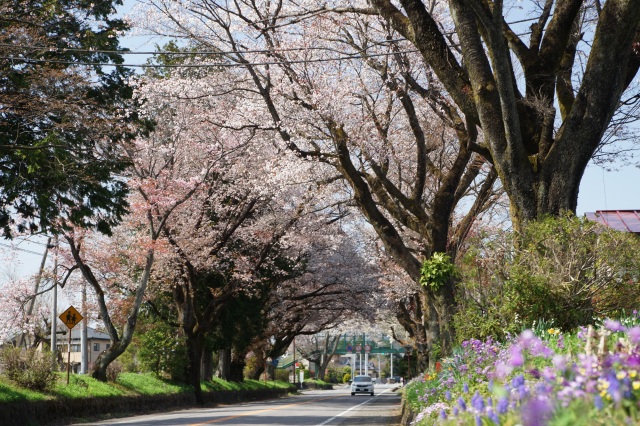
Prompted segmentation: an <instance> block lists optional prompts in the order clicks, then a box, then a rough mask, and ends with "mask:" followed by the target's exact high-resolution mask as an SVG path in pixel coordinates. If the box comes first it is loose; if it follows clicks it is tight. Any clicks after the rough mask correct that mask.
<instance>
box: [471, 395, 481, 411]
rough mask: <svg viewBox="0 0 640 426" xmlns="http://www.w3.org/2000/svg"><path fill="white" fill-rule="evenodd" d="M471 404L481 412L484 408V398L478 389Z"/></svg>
mask: <svg viewBox="0 0 640 426" xmlns="http://www.w3.org/2000/svg"><path fill="white" fill-rule="evenodd" d="M471 405H472V406H473V408H475V409H476V410H478V411H480V412H482V411H483V410H484V399H483V398H482V396H481V395H480V392H478V391H476V393H475V395H473V398H471Z"/></svg>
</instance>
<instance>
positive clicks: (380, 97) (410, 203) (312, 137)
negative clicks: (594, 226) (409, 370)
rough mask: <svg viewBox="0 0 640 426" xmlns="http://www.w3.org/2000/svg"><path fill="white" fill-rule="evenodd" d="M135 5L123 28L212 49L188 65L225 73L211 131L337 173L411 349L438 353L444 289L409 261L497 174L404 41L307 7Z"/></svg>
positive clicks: (447, 238)
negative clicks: (379, 257) (400, 283)
mask: <svg viewBox="0 0 640 426" xmlns="http://www.w3.org/2000/svg"><path fill="white" fill-rule="evenodd" d="M145 3H146V4H147V5H149V7H148V8H146V9H142V12H141V14H139V15H138V16H136V23H137V25H139V26H141V27H142V28H144V29H146V30H147V31H151V32H154V33H156V34H167V33H171V34H172V36H174V37H180V38H183V39H184V40H186V41H187V42H189V43H192V46H193V48H194V49H195V50H200V51H208V52H213V53H214V55H213V56H211V55H209V56H207V57H206V58H204V57H196V59H194V60H195V61H197V62H198V63H199V64H201V65H202V64H203V63H208V64H211V66H214V67H215V66H217V67H232V68H231V69H233V71H232V72H233V74H234V75H238V79H237V80H236V86H235V87H234V93H233V96H236V97H237V99H238V101H237V102H238V103H241V104H242V106H243V108H242V110H238V111H237V114H236V115H235V116H234V117H229V119H225V121H224V122H223V121H222V120H218V121H217V124H218V125H220V126H225V127H227V128H229V129H237V130H240V129H246V128H248V127H254V128H260V129H264V130H268V129H271V130H272V131H273V132H274V133H275V134H277V136H278V137H279V140H280V145H281V146H282V147H284V148H286V149H288V150H290V151H291V152H293V153H295V154H296V155H297V156H298V157H299V158H300V159H302V160H306V161H308V162H311V163H313V164H316V165H317V166H318V167H322V168H326V169H332V170H333V173H334V174H337V176H339V179H341V180H342V182H343V187H342V192H341V195H334V198H335V197H336V196H337V197H340V196H341V197H342V199H343V201H345V202H347V200H351V201H350V202H352V203H354V204H355V205H356V206H357V207H358V209H359V210H360V212H361V213H362V215H363V216H364V217H365V218H366V220H367V221H368V222H369V223H370V224H371V225H372V226H373V228H374V229H375V230H376V233H377V235H378V237H379V238H380V239H381V241H382V242H383V243H384V250H385V251H386V252H387V253H388V255H389V256H390V257H392V258H393V259H394V261H395V262H397V263H398V265H400V266H401V267H402V268H403V269H404V270H405V271H406V273H407V275H408V277H409V278H410V279H411V280H412V281H413V283H414V285H413V286H412V288H410V289H409V290H408V291H407V293H406V294H405V297H404V300H403V301H402V304H403V305H404V306H411V307H412V309H413V312H412V313H411V315H410V316H406V314H405V312H406V310H403V309H399V310H398V314H399V315H404V316H405V318H404V320H403V321H402V323H403V324H405V325H406V326H407V327H410V328H412V330H413V331H412V333H413V335H414V336H415V338H416V341H417V342H419V343H420V345H421V347H424V348H425V350H424V351H422V353H423V355H425V356H426V353H428V351H429V349H430V348H432V347H435V346H440V345H441V346H442V347H443V349H444V351H445V352H446V351H447V350H449V349H450V348H451V344H452V342H453V337H452V336H453V330H452V329H451V327H450V324H451V322H450V318H451V314H452V312H453V309H454V306H455V300H454V285H455V284H454V282H453V281H450V282H447V283H445V284H444V285H442V286H440V287H438V288H427V287H423V286H420V285H419V281H420V276H421V272H420V269H421V265H422V262H423V261H424V260H426V259H429V258H430V257H431V256H432V255H433V254H434V253H437V252H444V253H449V254H450V255H451V257H452V258H455V255H456V252H457V248H458V247H459V246H460V244H461V242H462V241H463V240H464V238H465V236H466V235H467V233H468V232H469V229H470V228H471V226H472V224H473V222H474V220H475V219H476V218H477V217H478V216H479V215H481V214H482V212H483V211H485V210H486V209H487V208H488V207H489V206H490V205H491V204H492V202H493V201H495V198H496V190H495V185H494V183H495V181H496V178H497V174H496V172H495V170H494V169H493V168H492V167H491V165H490V164H489V163H488V162H487V160H486V159H487V158H489V151H488V150H486V149H483V147H482V144H481V142H482V140H481V135H479V134H478V133H477V132H476V131H475V129H471V130H469V129H468V128H467V127H466V125H465V118H464V117H463V116H462V115H461V114H460V111H459V110H458V109H457V108H456V106H455V104H454V103H453V102H452V101H451V99H449V98H448V97H447V96H446V95H445V93H444V91H443V90H442V87H441V86H440V85H439V84H438V83H437V81H435V80H434V75H433V74H432V73H431V72H430V71H429V70H425V69H424V68H423V61H422V57H421V56H420V55H419V54H418V53H417V52H415V51H414V49H413V48H412V46H411V44H410V43H409V42H407V41H406V40H402V38H401V37H400V34H399V33H398V32H397V31H396V30H395V29H394V28H393V27H392V26H391V25H390V23H389V22H388V21H385V20H384V19H380V18H379V17H377V16H367V15H362V16H353V15H350V16H346V15H328V14H323V13H318V12H321V11H322V10H320V9H318V8H316V7H314V6H313V5H311V4H299V3H294V2H291V3H290V2H277V3H271V2H242V1H241V2H210V1H207V0H199V1H192V2H188V3H182V4H180V5H178V4H175V3H173V2H165V1H163V0H150V1H147V2H145ZM321 9H322V8H321ZM240 76H243V77H240ZM425 359H426V358H425ZM433 362H435V361H434V360H433Z"/></svg>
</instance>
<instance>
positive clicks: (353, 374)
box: [351, 353, 356, 381]
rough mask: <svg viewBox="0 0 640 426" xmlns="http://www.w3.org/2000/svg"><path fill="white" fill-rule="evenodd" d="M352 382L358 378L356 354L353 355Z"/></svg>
mask: <svg viewBox="0 0 640 426" xmlns="http://www.w3.org/2000/svg"><path fill="white" fill-rule="evenodd" d="M351 358H352V359H351V381H353V378H354V377H355V376H356V354H355V353H353V354H351Z"/></svg>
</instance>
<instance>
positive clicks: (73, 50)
mask: <svg viewBox="0 0 640 426" xmlns="http://www.w3.org/2000/svg"><path fill="white" fill-rule="evenodd" d="M550 16H552V15H550ZM537 20H538V18H529V19H521V20H517V21H512V22H507V23H506V24H507V25H512V24H519V23H523V22H531V21H537ZM455 33H456V32H455V31H450V32H443V33H442V35H453V34H455ZM526 34H530V32H525V33H522V34H517V35H519V36H520V35H526ZM401 41H407V40H406V39H404V38H396V39H388V40H378V41H376V42H375V43H374V44H372V45H371V46H370V47H374V46H379V45H383V44H387V43H398V42H401ZM0 47H10V48H20V49H27V50H45V51H46V52H47V53H107V54H117V55H182V56H186V55H193V56H195V55H205V56H212V55H214V56H228V55H238V54H247V53H264V54H273V53H275V52H298V51H310V50H328V51H335V49H333V48H330V47H289V48H283V49H274V50H270V49H255V50H244V51H238V50H231V51H220V50H214V51H208V50H205V51H198V50H196V51H185V52H172V51H171V52H169V51H146V52H145V51H138V52H136V51H133V50H101V49H80V48H72V47H57V46H34V45H29V44H11V43H0ZM365 50H366V48H365V49H362V50H360V51H365ZM400 53H402V52H400ZM3 59H4V58H3ZM108 65H115V66H125V65H117V64H108ZM129 66H132V65H129Z"/></svg>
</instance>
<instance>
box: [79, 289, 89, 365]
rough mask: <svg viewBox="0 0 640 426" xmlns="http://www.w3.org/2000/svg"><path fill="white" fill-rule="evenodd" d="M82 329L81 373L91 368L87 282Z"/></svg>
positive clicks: (83, 300) (83, 294)
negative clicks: (88, 346) (88, 337)
mask: <svg viewBox="0 0 640 426" xmlns="http://www.w3.org/2000/svg"><path fill="white" fill-rule="evenodd" d="M82 315H84V319H83V320H82V329H81V330H80V374H87V369H88V368H89V356H88V354H89V350H88V348H87V342H88V341H89V340H88V339H87V318H88V316H89V315H88V314H87V282H86V281H85V282H84V284H83V285H82Z"/></svg>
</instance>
